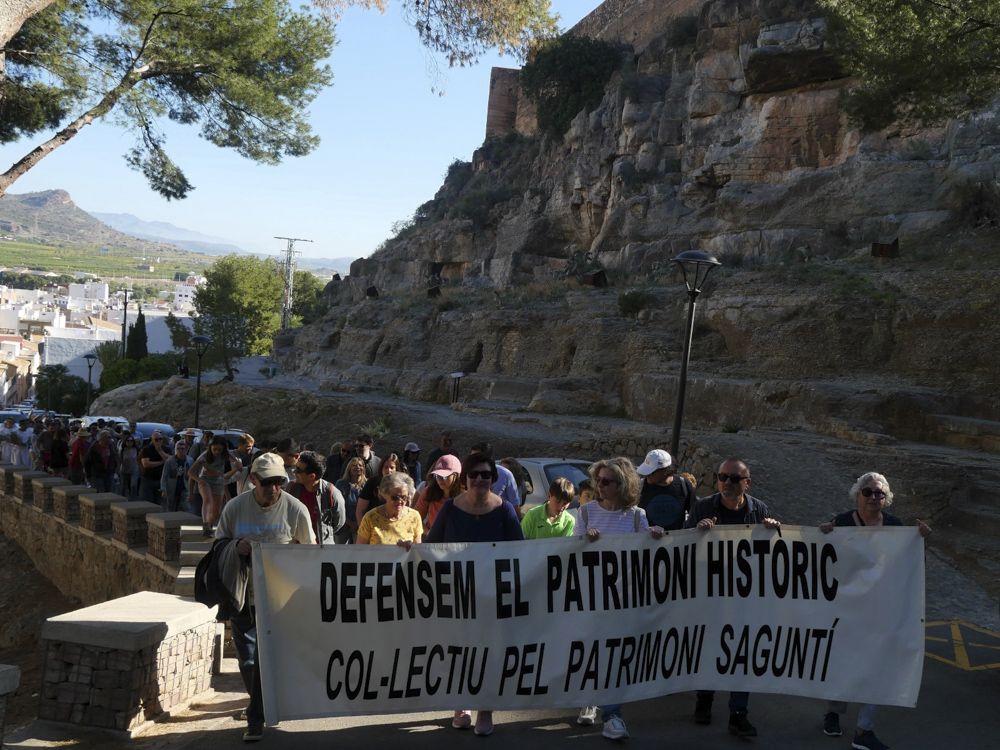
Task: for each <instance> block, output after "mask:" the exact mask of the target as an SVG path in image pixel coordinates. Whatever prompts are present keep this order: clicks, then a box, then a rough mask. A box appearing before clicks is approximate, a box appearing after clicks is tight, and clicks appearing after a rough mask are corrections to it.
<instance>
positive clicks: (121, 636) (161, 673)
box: [38, 591, 217, 734]
mask: <svg viewBox="0 0 1000 750" xmlns="http://www.w3.org/2000/svg"><path fill="white" fill-rule="evenodd" d="M216 631H217V628H216V622H215V609H214V608H211V609H210V608H208V607H205V606H203V605H201V604H197V603H196V602H192V601H190V600H185V599H183V598H181V597H177V596H171V595H168V594H158V593H153V592H148V591H145V592H140V593H137V594H132V595H131V596H126V597H122V598H120V599H114V600H111V601H108V602H105V603H103V604H97V605H94V606H92V607H86V608H85V609H81V610H77V611H76V612H69V613H67V614H64V615H59V616H57V617H52V618H49V620H47V621H46V623H45V625H44V626H43V627H42V643H43V645H44V647H45V671H44V675H43V681H42V691H41V697H40V704H39V709H38V716H39V718H41V719H47V720H50V721H62V722H69V723H73V724H81V725H86V726H91V727H100V728H103V729H111V730H118V731H122V732H128V733H129V734H136V733H138V732H140V731H141V730H142V729H143V728H145V725H146V724H147V722H150V721H154V720H155V719H157V718H158V717H161V716H163V715H164V714H166V713H167V712H169V711H176V710H178V709H180V708H182V707H183V706H186V705H187V704H189V703H191V701H192V700H193V699H194V698H196V697H197V696H198V695H200V694H201V693H204V692H206V691H208V690H209V689H210V683H211V677H212V667H213V662H214V659H213V656H214V646H215V641H216Z"/></svg>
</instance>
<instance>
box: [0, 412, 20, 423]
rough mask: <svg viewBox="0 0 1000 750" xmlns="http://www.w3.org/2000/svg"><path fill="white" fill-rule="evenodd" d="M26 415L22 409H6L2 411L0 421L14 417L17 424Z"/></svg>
mask: <svg viewBox="0 0 1000 750" xmlns="http://www.w3.org/2000/svg"><path fill="white" fill-rule="evenodd" d="M24 416H25V415H24V412H23V411H21V410H20V409H4V410H3V411H0V423H3V421H4V420H5V419H13V420H14V423H15V424H16V423H17V422H20V421H21V420H22V419H24Z"/></svg>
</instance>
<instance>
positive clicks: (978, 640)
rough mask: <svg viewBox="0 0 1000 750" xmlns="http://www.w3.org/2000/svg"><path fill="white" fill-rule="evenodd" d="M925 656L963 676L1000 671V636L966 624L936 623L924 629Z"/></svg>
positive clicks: (929, 624) (953, 622)
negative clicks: (992, 670) (998, 656)
mask: <svg viewBox="0 0 1000 750" xmlns="http://www.w3.org/2000/svg"><path fill="white" fill-rule="evenodd" d="M925 641H926V642H927V644H928V645H929V646H930V647H929V648H928V649H927V650H926V652H925V653H926V655H927V656H928V657H930V658H931V659H935V660H937V661H940V662H942V663H944V664H948V665H950V666H953V667H958V668H959V669H961V670H962V671H964V672H980V671H983V670H987V669H1000V661H994V660H995V659H996V654H994V653H992V652H995V651H1000V633H997V632H994V631H992V630H987V629H986V628H982V627H979V626H978V625H973V624H972V623H971V622H965V621H964V620H935V621H933V622H928V623H927V625H926V628H925Z"/></svg>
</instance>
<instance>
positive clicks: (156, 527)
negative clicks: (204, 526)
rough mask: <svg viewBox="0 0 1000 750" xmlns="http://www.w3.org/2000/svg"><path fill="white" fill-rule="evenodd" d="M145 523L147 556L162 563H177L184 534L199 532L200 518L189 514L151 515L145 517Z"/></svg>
mask: <svg viewBox="0 0 1000 750" xmlns="http://www.w3.org/2000/svg"><path fill="white" fill-rule="evenodd" d="M146 523H147V524H148V526H149V531H148V541H149V554H150V555H152V556H153V557H154V558H156V559H157V560H162V561H163V562H172V563H177V562H179V561H180V558H181V539H182V537H183V535H184V532H185V531H189V532H190V531H198V532H199V533H200V531H201V518H199V517H198V516H195V515H192V514H191V513H182V512H174V513H151V514H150V515H148V516H146Z"/></svg>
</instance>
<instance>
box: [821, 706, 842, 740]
mask: <svg viewBox="0 0 1000 750" xmlns="http://www.w3.org/2000/svg"><path fill="white" fill-rule="evenodd" d="M823 734H825V735H826V736H827V737H840V736H841V735H843V734H844V732H843V731H842V730H841V728H840V714H838V713H834V712H833V711H830V712H829V713H828V714H827V715H826V716H824V717H823Z"/></svg>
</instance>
